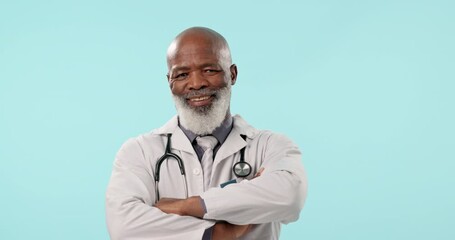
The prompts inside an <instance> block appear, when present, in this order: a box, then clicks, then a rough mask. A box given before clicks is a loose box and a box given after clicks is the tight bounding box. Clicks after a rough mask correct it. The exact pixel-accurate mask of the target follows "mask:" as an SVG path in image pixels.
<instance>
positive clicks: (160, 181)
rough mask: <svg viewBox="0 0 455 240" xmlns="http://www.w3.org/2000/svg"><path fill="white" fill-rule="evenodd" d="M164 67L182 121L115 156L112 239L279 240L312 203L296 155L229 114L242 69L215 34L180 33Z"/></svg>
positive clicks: (109, 199)
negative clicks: (283, 228) (284, 229)
mask: <svg viewBox="0 0 455 240" xmlns="http://www.w3.org/2000/svg"><path fill="white" fill-rule="evenodd" d="M167 64H168V75H167V79H168V83H169V86H170V89H171V92H172V96H173V98H174V101H175V106H176V109H177V112H178V115H177V116H175V117H173V118H172V119H170V120H169V122H167V123H166V124H165V125H164V126H162V127H161V128H158V129H155V130H153V131H152V132H150V133H146V134H144V135H141V136H138V137H136V138H132V139H129V140H128V141H127V142H126V143H125V144H124V145H123V146H122V147H121V149H120V150H119V152H118V153H117V156H116V159H115V162H114V167H113V171H112V176H111V179H110V182H109V185H108V188H107V192H106V219H107V225H108V230H109V234H110V236H111V239H185V240H186V239H188V240H192V239H198V240H200V239H278V238H279V234H280V227H281V224H282V223H285V224H287V223H290V222H293V221H296V220H297V219H298V217H299V213H300V211H301V209H302V207H303V203H304V200H305V197H306V189H307V182H306V177H305V173H304V170H303V166H302V164H301V153H300V151H299V149H298V148H297V146H296V145H295V144H294V143H292V142H291V141H290V140H289V139H288V138H287V137H285V136H283V135H280V134H275V133H272V132H270V131H263V130H257V129H255V128H254V127H252V126H250V125H249V124H248V123H247V122H246V121H245V120H243V119H242V118H241V117H240V116H238V115H235V116H231V113H230V109H229V106H230V97H231V86H232V85H234V84H235V82H236V80H237V66H236V65H235V64H232V60H231V53H230V50H229V46H228V44H227V42H226V40H225V39H224V38H223V37H222V36H221V35H220V34H219V33H217V32H215V31H213V30H211V29H208V28H202V27H193V28H189V29H187V30H185V31H183V32H182V33H180V34H179V35H178V36H177V37H176V38H175V40H174V41H173V42H172V43H171V45H170V46H169V48H168V51H167ZM274 97H276V96H274ZM278 97H279V96H278ZM271 114H272V113H271ZM283 121H285V119H283ZM169 155H172V156H169ZM163 156H165V157H163ZM160 159H161V160H162V161H160V162H161V163H160V164H158V165H157V162H158V161H159V160H160ZM239 162H242V164H240V165H236V164H238V163H239Z"/></svg>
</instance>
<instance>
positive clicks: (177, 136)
mask: <svg viewBox="0 0 455 240" xmlns="http://www.w3.org/2000/svg"><path fill="white" fill-rule="evenodd" d="M156 133H157V134H160V135H167V134H169V133H171V134H172V137H171V149H174V150H178V151H184V152H188V153H194V149H193V146H191V143H190V141H189V140H188V138H187V137H186V135H185V133H183V131H182V129H180V127H179V126H178V118H177V116H174V117H173V118H171V119H170V120H169V121H168V122H167V123H166V124H164V125H163V126H162V127H161V128H158V129H157V130H156Z"/></svg>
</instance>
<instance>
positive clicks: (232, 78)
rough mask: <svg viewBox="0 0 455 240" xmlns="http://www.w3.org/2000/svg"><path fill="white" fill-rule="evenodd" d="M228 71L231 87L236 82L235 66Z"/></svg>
mask: <svg viewBox="0 0 455 240" xmlns="http://www.w3.org/2000/svg"><path fill="white" fill-rule="evenodd" d="M229 70H230V71H231V85H234V84H235V82H236V81H237V73H238V72H237V66H236V65H235V64H232V65H231V67H230V68H229Z"/></svg>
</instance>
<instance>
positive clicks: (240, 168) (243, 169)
mask: <svg viewBox="0 0 455 240" xmlns="http://www.w3.org/2000/svg"><path fill="white" fill-rule="evenodd" d="M240 136H241V137H242V138H243V140H245V141H246V135H243V134H241V135H240ZM171 137H172V134H171V133H168V134H167V144H166V151H165V152H164V154H163V156H161V157H160V158H159V159H158V161H157V162H156V165H155V194H156V195H155V196H156V199H157V200H158V199H160V193H159V191H158V182H159V181H160V169H161V164H162V163H163V162H164V160H166V159H169V158H173V159H175V160H176V161H177V163H178V165H179V169H180V174H181V176H182V178H183V182H184V188H185V194H186V198H188V187H187V184H186V178H185V167H184V165H183V160H182V158H180V157H179V156H178V155H177V154H175V153H172V152H171ZM245 148H246V147H243V148H242V149H240V161H239V162H237V163H235V164H234V166H233V167H232V171H233V172H234V175H235V176H236V177H238V178H245V177H247V176H248V175H250V174H251V165H250V164H249V163H247V162H245Z"/></svg>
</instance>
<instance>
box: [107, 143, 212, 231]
mask: <svg viewBox="0 0 455 240" xmlns="http://www.w3.org/2000/svg"><path fill="white" fill-rule="evenodd" d="M151 173H152V170H151V168H150V163H148V162H147V161H146V159H145V157H144V154H143V150H142V148H141V146H140V144H139V142H138V140H136V139H130V140H129V141H127V142H126V143H125V144H124V145H123V146H122V147H121V149H120V151H119V152H118V154H117V156H116V160H115V162H114V168H113V172H112V176H111V179H110V182H109V185H108V188H107V192H106V221H107V226H108V230H109V234H110V236H111V239H114V240H120V239H121V240H128V239H135V240H139V239H198V240H200V239H202V235H203V234H204V231H205V230H206V229H207V228H210V227H211V226H212V225H214V224H215V223H214V222H213V221H209V220H203V219H198V218H194V217H188V216H178V215H174V214H166V213H163V212H162V211H160V210H159V209H158V208H155V207H153V206H152V204H153V203H154V201H155V186H154V184H155V181H154V178H153V174H151Z"/></svg>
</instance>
